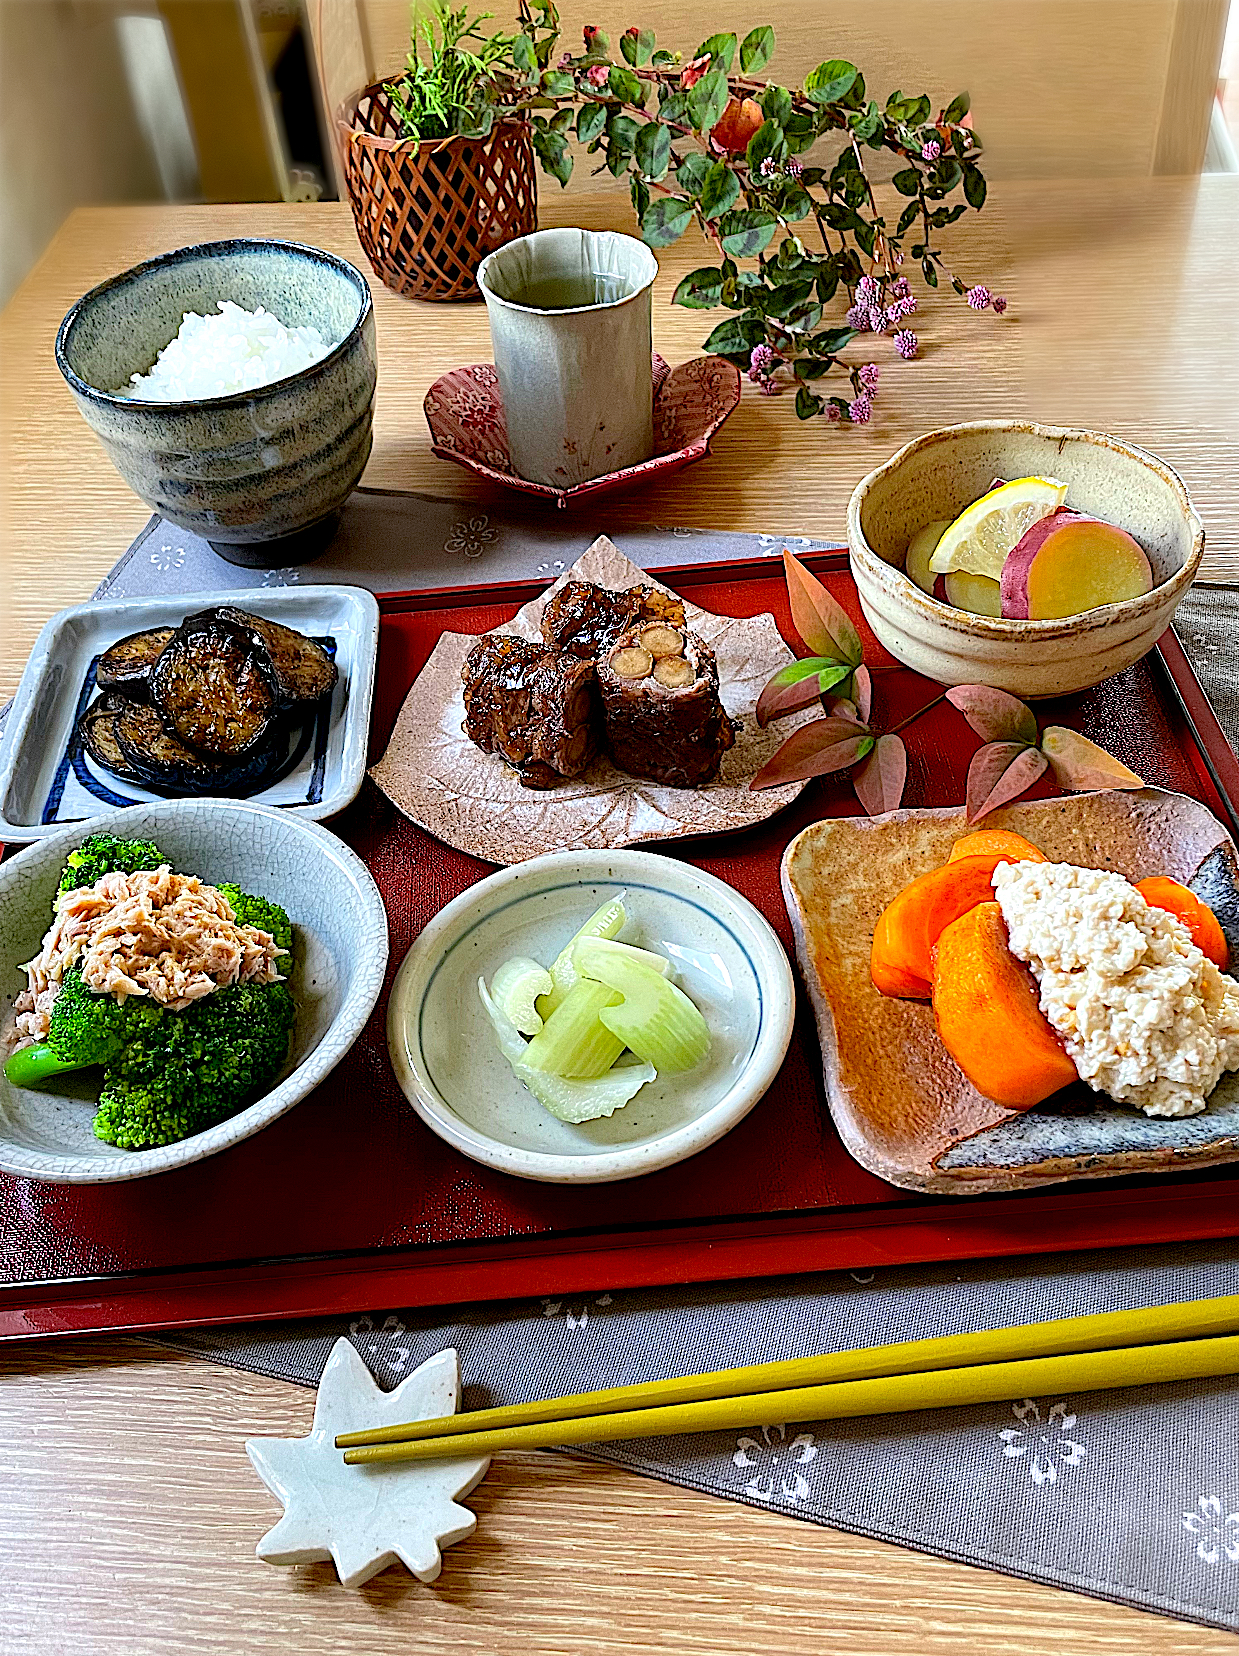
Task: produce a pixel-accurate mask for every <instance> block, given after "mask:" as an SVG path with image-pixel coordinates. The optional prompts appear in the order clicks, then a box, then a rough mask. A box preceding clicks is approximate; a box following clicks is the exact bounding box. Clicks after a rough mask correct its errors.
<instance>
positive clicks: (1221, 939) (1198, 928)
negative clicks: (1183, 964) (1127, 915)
mask: <svg viewBox="0 0 1239 1656" xmlns="http://www.w3.org/2000/svg"><path fill="white" fill-rule="evenodd" d="M1136 890H1137V891H1138V892H1139V893H1140V895H1141V896H1142V897H1143V898H1144V900H1145V902H1146V903H1147V904H1148V905H1149V907H1150V908H1159V909H1165V911H1166V913H1167V914H1173V915H1174V917H1175V919H1176V920H1181V921H1182V922H1183V924H1184V925H1185V926H1186V927H1187V929H1188V931H1189V932H1190V933H1191V934H1192V942H1193V943H1194V944H1195V945H1196V947H1197V948H1198V949H1199V950H1200V951H1201V953H1202V954H1204V955H1206V956H1207V957H1208V959H1210V960H1211V961H1212V962H1213V964H1214V965H1215V966H1216V967H1217V968H1218V970H1219V971H1220V972H1224V971H1225V970H1226V968H1227V966H1228V965H1229V964H1230V946H1229V945H1228V943H1227V941H1226V934H1225V932H1224V931H1223V930H1222V928H1221V925H1220V924H1219V923H1218V917H1217V915H1216V914H1214V912H1213V910H1212V909H1211V908H1210V907H1209V905H1208V903H1202V902H1201V900H1200V898H1199V897H1197V895H1196V893H1195V892H1194V891H1190V890H1189V889H1188V887H1187V886H1185V885H1180V884H1179V882H1178V880H1172V879H1171V878H1170V877H1169V875H1166V874H1154V875H1152V876H1151V877H1150V878H1149V879H1147V880H1140V881H1139V882H1138V883H1137V885H1136Z"/></svg>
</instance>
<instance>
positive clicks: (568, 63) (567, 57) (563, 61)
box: [558, 52, 572, 69]
mask: <svg viewBox="0 0 1239 1656" xmlns="http://www.w3.org/2000/svg"><path fill="white" fill-rule="evenodd" d="M558 67H559V68H560V69H571V67H572V53H571V52H565V53H564V55H563V56H562V57H561V58H560V60H559V64H558Z"/></svg>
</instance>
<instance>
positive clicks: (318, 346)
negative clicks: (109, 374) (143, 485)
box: [118, 299, 334, 402]
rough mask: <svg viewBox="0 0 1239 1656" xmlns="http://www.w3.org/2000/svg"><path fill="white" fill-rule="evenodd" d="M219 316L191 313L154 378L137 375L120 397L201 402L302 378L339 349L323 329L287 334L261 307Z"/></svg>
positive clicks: (225, 306)
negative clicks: (282, 380)
mask: <svg viewBox="0 0 1239 1656" xmlns="http://www.w3.org/2000/svg"><path fill="white" fill-rule="evenodd" d="M219 312H220V314H219V315H218V316H199V315H198V314H197V312H196V311H186V312H185V317H184V320H183V321H182V323H181V327H180V332H179V333H178V334H177V336H176V338H175V339H173V340H171V341H170V342H169V343H168V344H167V345H165V346H164V348H163V350H162V351H160V353H159V356H158V358H157V359H156V361H155V365H154V367H153V368H152V369H151V371H150V373H149V374H133V375H132V376H131V377H130V381H129V385H128V386H121V387H120V389H119V392H118V394H119V395H120V396H125V397H136V398H140V399H141V400H142V401H144V402H198V401H199V400H200V399H201V398H203V397H226V396H229V395H230V394H231V393H232V392H234V391H251V390H253V389H254V387H255V386H259V385H270V384H272V383H273V382H274V381H275V380H281V379H287V378H288V376H289V375H290V374H299V373H300V372H301V370H302V369H303V368H309V367H310V366H311V364H313V363H315V362H319V361H321V360H322V358H323V357H325V356H326V355H327V353H328V351H331V350H333V349H334V343H329V342H328V341H327V340H325V339H324V338H323V336H322V334H320V333H319V331H318V329H317V328H310V327H298V328H286V327H285V326H284V324H283V323H282V322H281V321H280V319H279V317H278V316H272V315H271V313H270V311H266V310H264V309H263V308H262V306H261V305H259V307H258V309H257V310H255V311H248V310H244V309H243V308H242V307H241V306H240V305H234V304H233V302H232V300H231V299H221V300H220V301H219Z"/></svg>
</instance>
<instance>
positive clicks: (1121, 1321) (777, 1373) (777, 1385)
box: [336, 1294, 1239, 1449]
mask: <svg viewBox="0 0 1239 1656" xmlns="http://www.w3.org/2000/svg"><path fill="white" fill-rule="evenodd" d="M1235 1333H1239V1294H1222V1295H1219V1296H1218V1297H1216V1298H1214V1299H1198V1300H1183V1301H1180V1302H1179V1303H1178V1304H1175V1305H1151V1306H1146V1307H1141V1308H1139V1309H1137V1310H1134V1311H1101V1312H1095V1313H1094V1314H1093V1315H1091V1316H1085V1317H1060V1318H1056V1319H1055V1320H1054V1321H1052V1322H1038V1323H1026V1324H1023V1325H1020V1326H1018V1327H1012V1328H992V1329H982V1330H980V1331H978V1332H975V1333H970V1334H946V1335H939V1336H936V1337H934V1338H933V1339H928V1340H903V1341H900V1342H899V1343H898V1344H895V1345H883V1346H868V1347H866V1348H863V1349H861V1350H859V1351H839V1352H832V1353H830V1354H828V1355H826V1356H822V1357H793V1358H790V1359H788V1360H786V1361H783V1362H776V1363H751V1364H749V1365H748V1366H747V1367H743V1368H731V1369H716V1370H714V1371H713V1372H711V1373H707V1374H690V1375H685V1376H683V1377H682V1378H678V1379H672V1380H649V1381H646V1382H644V1383H642V1384H640V1385H635V1386H611V1387H609V1388H606V1389H605V1390H602V1391H591V1392H576V1393H574V1394H573V1395H572V1396H569V1397H551V1398H545V1399H541V1400H539V1401H536V1402H532V1403H514V1404H511V1405H509V1406H508V1407H506V1408H500V1409H477V1410H474V1411H473V1412H471V1413H466V1414H455V1415H445V1416H443V1417H441V1418H439V1419H437V1420H410V1421H408V1422H406V1423H403V1424H401V1425H397V1426H379V1427H374V1428H372V1429H371V1430H368V1431H359V1432H341V1433H340V1435H339V1437H337V1438H336V1447H337V1448H338V1449H351V1448H355V1447H360V1446H362V1445H365V1444H372V1443H409V1442H413V1441H415V1440H417V1439H421V1438H434V1437H449V1436H450V1437H455V1436H457V1435H459V1434H461V1433H464V1432H481V1431H499V1430H503V1429H506V1428H508V1427H510V1426H533V1425H537V1424H539V1423H541V1422H543V1421H553V1420H574V1419H577V1418H580V1417H582V1416H593V1415H600V1414H615V1413H619V1412H622V1411H627V1410H629V1409H645V1408H666V1407H670V1406H671V1405H674V1404H679V1403H697V1402H704V1401H708V1400H710V1399H715V1398H722V1397H747V1396H749V1395H751V1394H752V1393H754V1392H767V1391H790V1390H795V1389H797V1388H799V1387H802V1386H822V1385H834V1384H837V1383H839V1382H842V1381H849V1380H870V1379H877V1378H879V1377H881V1376H885V1375H893V1374H919V1373H923V1372H925V1371H927V1370H931V1369H951V1368H969V1367H976V1366H978V1365H981V1364H987V1363H1005V1362H1014V1361H1017V1360H1019V1359H1023V1358H1030V1357H1054V1356H1060V1355H1063V1354H1066V1353H1070V1352H1080V1351H1099V1350H1104V1349H1106V1348H1107V1347H1119V1346H1134V1345H1146V1344H1147V1345H1151V1344H1155V1343H1157V1342H1160V1341H1166V1340H1190V1339H1202V1338H1207V1337H1211V1336H1214V1335H1220V1334H1235ZM551 1441H552V1442H559V1441H560V1440H559V1439H558V1438H556V1439H552V1440H551Z"/></svg>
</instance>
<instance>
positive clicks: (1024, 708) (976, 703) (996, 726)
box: [946, 684, 1037, 743]
mask: <svg viewBox="0 0 1239 1656" xmlns="http://www.w3.org/2000/svg"><path fill="white" fill-rule="evenodd" d="M946 699H947V700H948V701H949V702H950V704H951V706H952V707H957V708H958V709H959V711H960V712H961V713H962V714H963V715H964V717H965V719H967V721H968V723H969V724H970V725H971V726H972V728H973V729H974V730H975V731H976V733H977V735H978V736H979V737H980V738H981V740H982V741H983V742H1029V743H1031V742H1035V741H1036V740H1037V720H1036V717H1035V716H1034V714H1033V710H1032V708H1031V707H1029V706H1028V704H1027V703H1026V702H1022V701H1021V700H1020V699H1019V697H1018V696H1012V695H1009V694H1008V692H1007V691H1005V690H995V689H994V688H993V686H992V685H989V684H957V685H956V686H955V687H954V688H953V689H951V690H948V691H947V693H946Z"/></svg>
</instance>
